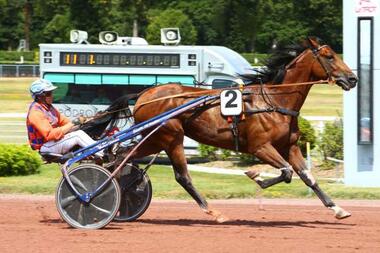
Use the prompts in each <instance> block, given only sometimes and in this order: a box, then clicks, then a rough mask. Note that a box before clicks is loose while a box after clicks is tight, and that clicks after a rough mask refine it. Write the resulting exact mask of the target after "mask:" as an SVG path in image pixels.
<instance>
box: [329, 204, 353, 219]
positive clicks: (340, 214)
mask: <svg viewBox="0 0 380 253" xmlns="http://www.w3.org/2000/svg"><path fill="white" fill-rule="evenodd" d="M330 209H332V210H333V211H334V213H335V218H337V219H339V220H341V219H345V218H348V217H350V216H351V214H350V213H349V212H347V211H346V210H344V209H343V208H341V207H339V206H333V207H330Z"/></svg>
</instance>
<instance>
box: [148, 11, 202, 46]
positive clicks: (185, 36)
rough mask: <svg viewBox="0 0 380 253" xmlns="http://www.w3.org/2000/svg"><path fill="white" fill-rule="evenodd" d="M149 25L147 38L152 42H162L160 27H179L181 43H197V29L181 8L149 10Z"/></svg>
mask: <svg viewBox="0 0 380 253" xmlns="http://www.w3.org/2000/svg"><path fill="white" fill-rule="evenodd" d="M149 14H150V15H149V21H150V22H149V25H148V27H147V36H146V39H147V40H148V42H149V43H151V44H160V43H161V39H160V28H163V27H178V28H179V29H180V34H181V43H182V44H185V45H192V44H195V42H196V39H197V31H196V30H195V27H194V26H193V24H192V23H191V20H190V19H189V18H188V16H187V15H186V14H184V13H183V12H182V11H181V10H175V9H167V10H164V11H160V10H152V11H150V12H149Z"/></svg>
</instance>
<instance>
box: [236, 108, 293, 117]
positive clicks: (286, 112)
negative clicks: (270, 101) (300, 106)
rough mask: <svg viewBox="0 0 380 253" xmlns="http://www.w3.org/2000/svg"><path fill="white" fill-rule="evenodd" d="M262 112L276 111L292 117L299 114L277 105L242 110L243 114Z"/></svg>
mask: <svg viewBox="0 0 380 253" xmlns="http://www.w3.org/2000/svg"><path fill="white" fill-rule="evenodd" d="M263 112H278V113H281V114H284V115H290V116H293V117H298V116H299V114H300V113H299V112H297V111H293V110H289V109H286V108H277V107H269V108H265V109H256V110H245V111H244V113H245V114H256V113H263Z"/></svg>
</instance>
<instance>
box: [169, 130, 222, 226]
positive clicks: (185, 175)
mask: <svg viewBox="0 0 380 253" xmlns="http://www.w3.org/2000/svg"><path fill="white" fill-rule="evenodd" d="M181 139H182V140H183V136H182V138H178V137H177V139H176V140H175V141H173V142H172V143H171V145H170V147H169V148H168V149H166V150H165V151H166V153H167V155H168V157H169V159H170V161H171V163H172V166H173V169H174V175H175V179H176V181H177V182H178V183H179V184H180V185H181V186H182V187H183V188H184V189H185V190H186V191H187V192H188V193H189V194H190V195H191V197H193V199H194V200H195V201H196V202H197V204H198V205H199V207H200V208H201V209H202V210H203V211H204V212H205V213H206V214H209V215H211V216H213V217H214V219H215V220H216V221H217V222H218V223H223V222H225V221H227V220H228V218H227V217H226V216H224V215H222V214H221V213H220V212H219V211H216V210H214V209H211V208H210V207H209V205H208V203H207V201H206V200H205V199H204V198H203V197H202V196H201V194H200V193H199V192H198V191H197V189H196V188H195V187H194V185H193V183H192V180H191V177H190V174H189V172H188V170H187V161H186V157H185V152H184V148H183V142H181Z"/></svg>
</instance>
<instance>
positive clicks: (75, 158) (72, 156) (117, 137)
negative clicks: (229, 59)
mask: <svg viewBox="0 0 380 253" xmlns="http://www.w3.org/2000/svg"><path fill="white" fill-rule="evenodd" d="M218 97H219V96H216V95H214V96H210V95H205V96H201V97H198V98H196V99H194V100H191V101H189V102H187V103H185V104H183V105H181V106H178V107H176V108H173V109H171V110H169V111H167V112H164V113H162V114H160V115H157V116H155V117H153V118H151V119H149V120H147V121H144V122H141V123H139V124H136V125H133V126H131V127H130V128H128V129H126V130H123V131H120V132H118V133H116V134H114V135H112V136H108V137H105V138H103V139H101V140H99V141H97V142H96V143H94V144H93V145H90V146H88V147H85V148H82V149H79V150H77V151H75V152H71V153H69V154H66V155H65V156H64V157H63V159H65V158H69V159H68V160H67V161H66V162H65V163H64V164H63V165H62V167H61V172H62V174H63V176H64V178H65V179H66V180H67V183H68V184H69V186H70V188H71V189H72V190H73V192H74V193H75V195H76V196H77V197H78V198H79V199H80V200H81V201H83V202H85V203H89V202H90V201H91V199H92V198H93V197H94V196H96V195H97V194H98V193H100V192H101V191H102V190H103V188H104V187H105V186H106V185H107V184H108V183H109V182H110V181H111V180H112V178H113V177H114V176H115V175H116V174H117V173H118V172H119V170H120V169H121V168H122V167H123V166H124V164H125V163H126V162H127V161H128V159H129V158H130V156H131V155H132V154H133V153H134V151H135V150H137V148H138V147H139V146H140V145H141V144H142V143H144V141H145V140H147V139H148V138H149V137H150V136H151V135H153V134H154V133H155V132H156V131H157V130H158V129H160V128H161V127H162V126H163V125H165V123H166V122H167V121H168V120H170V119H171V118H174V117H176V116H178V115H180V114H182V113H184V112H186V111H188V110H190V109H193V108H195V107H197V106H200V105H202V104H205V103H206V102H209V101H212V100H215V99H217V98H218ZM152 127H155V128H153V130H152V131H151V132H150V133H149V134H147V135H146V136H144V138H143V139H142V140H140V142H139V143H138V144H137V145H136V146H135V147H134V148H133V149H132V150H131V151H130V152H129V153H128V155H127V156H126V157H125V158H124V160H123V162H122V163H121V164H120V165H119V166H118V167H117V168H116V169H115V170H114V171H113V172H112V174H111V176H110V177H109V178H107V179H106V180H105V181H104V182H103V183H102V184H101V185H100V186H99V187H98V188H97V189H95V191H93V192H85V193H83V194H82V193H79V191H78V190H77V189H76V188H75V186H74V185H73V183H72V181H71V179H70V177H69V175H68V169H69V167H70V166H71V165H72V164H74V163H76V162H79V161H81V160H82V159H84V158H86V157H88V156H90V155H93V154H95V153H97V152H99V151H101V150H103V149H105V148H107V147H110V146H111V145H113V144H115V143H118V142H123V141H126V140H129V139H132V138H133V137H136V136H137V135H139V134H141V132H142V131H144V130H147V129H149V128H152Z"/></svg>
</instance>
